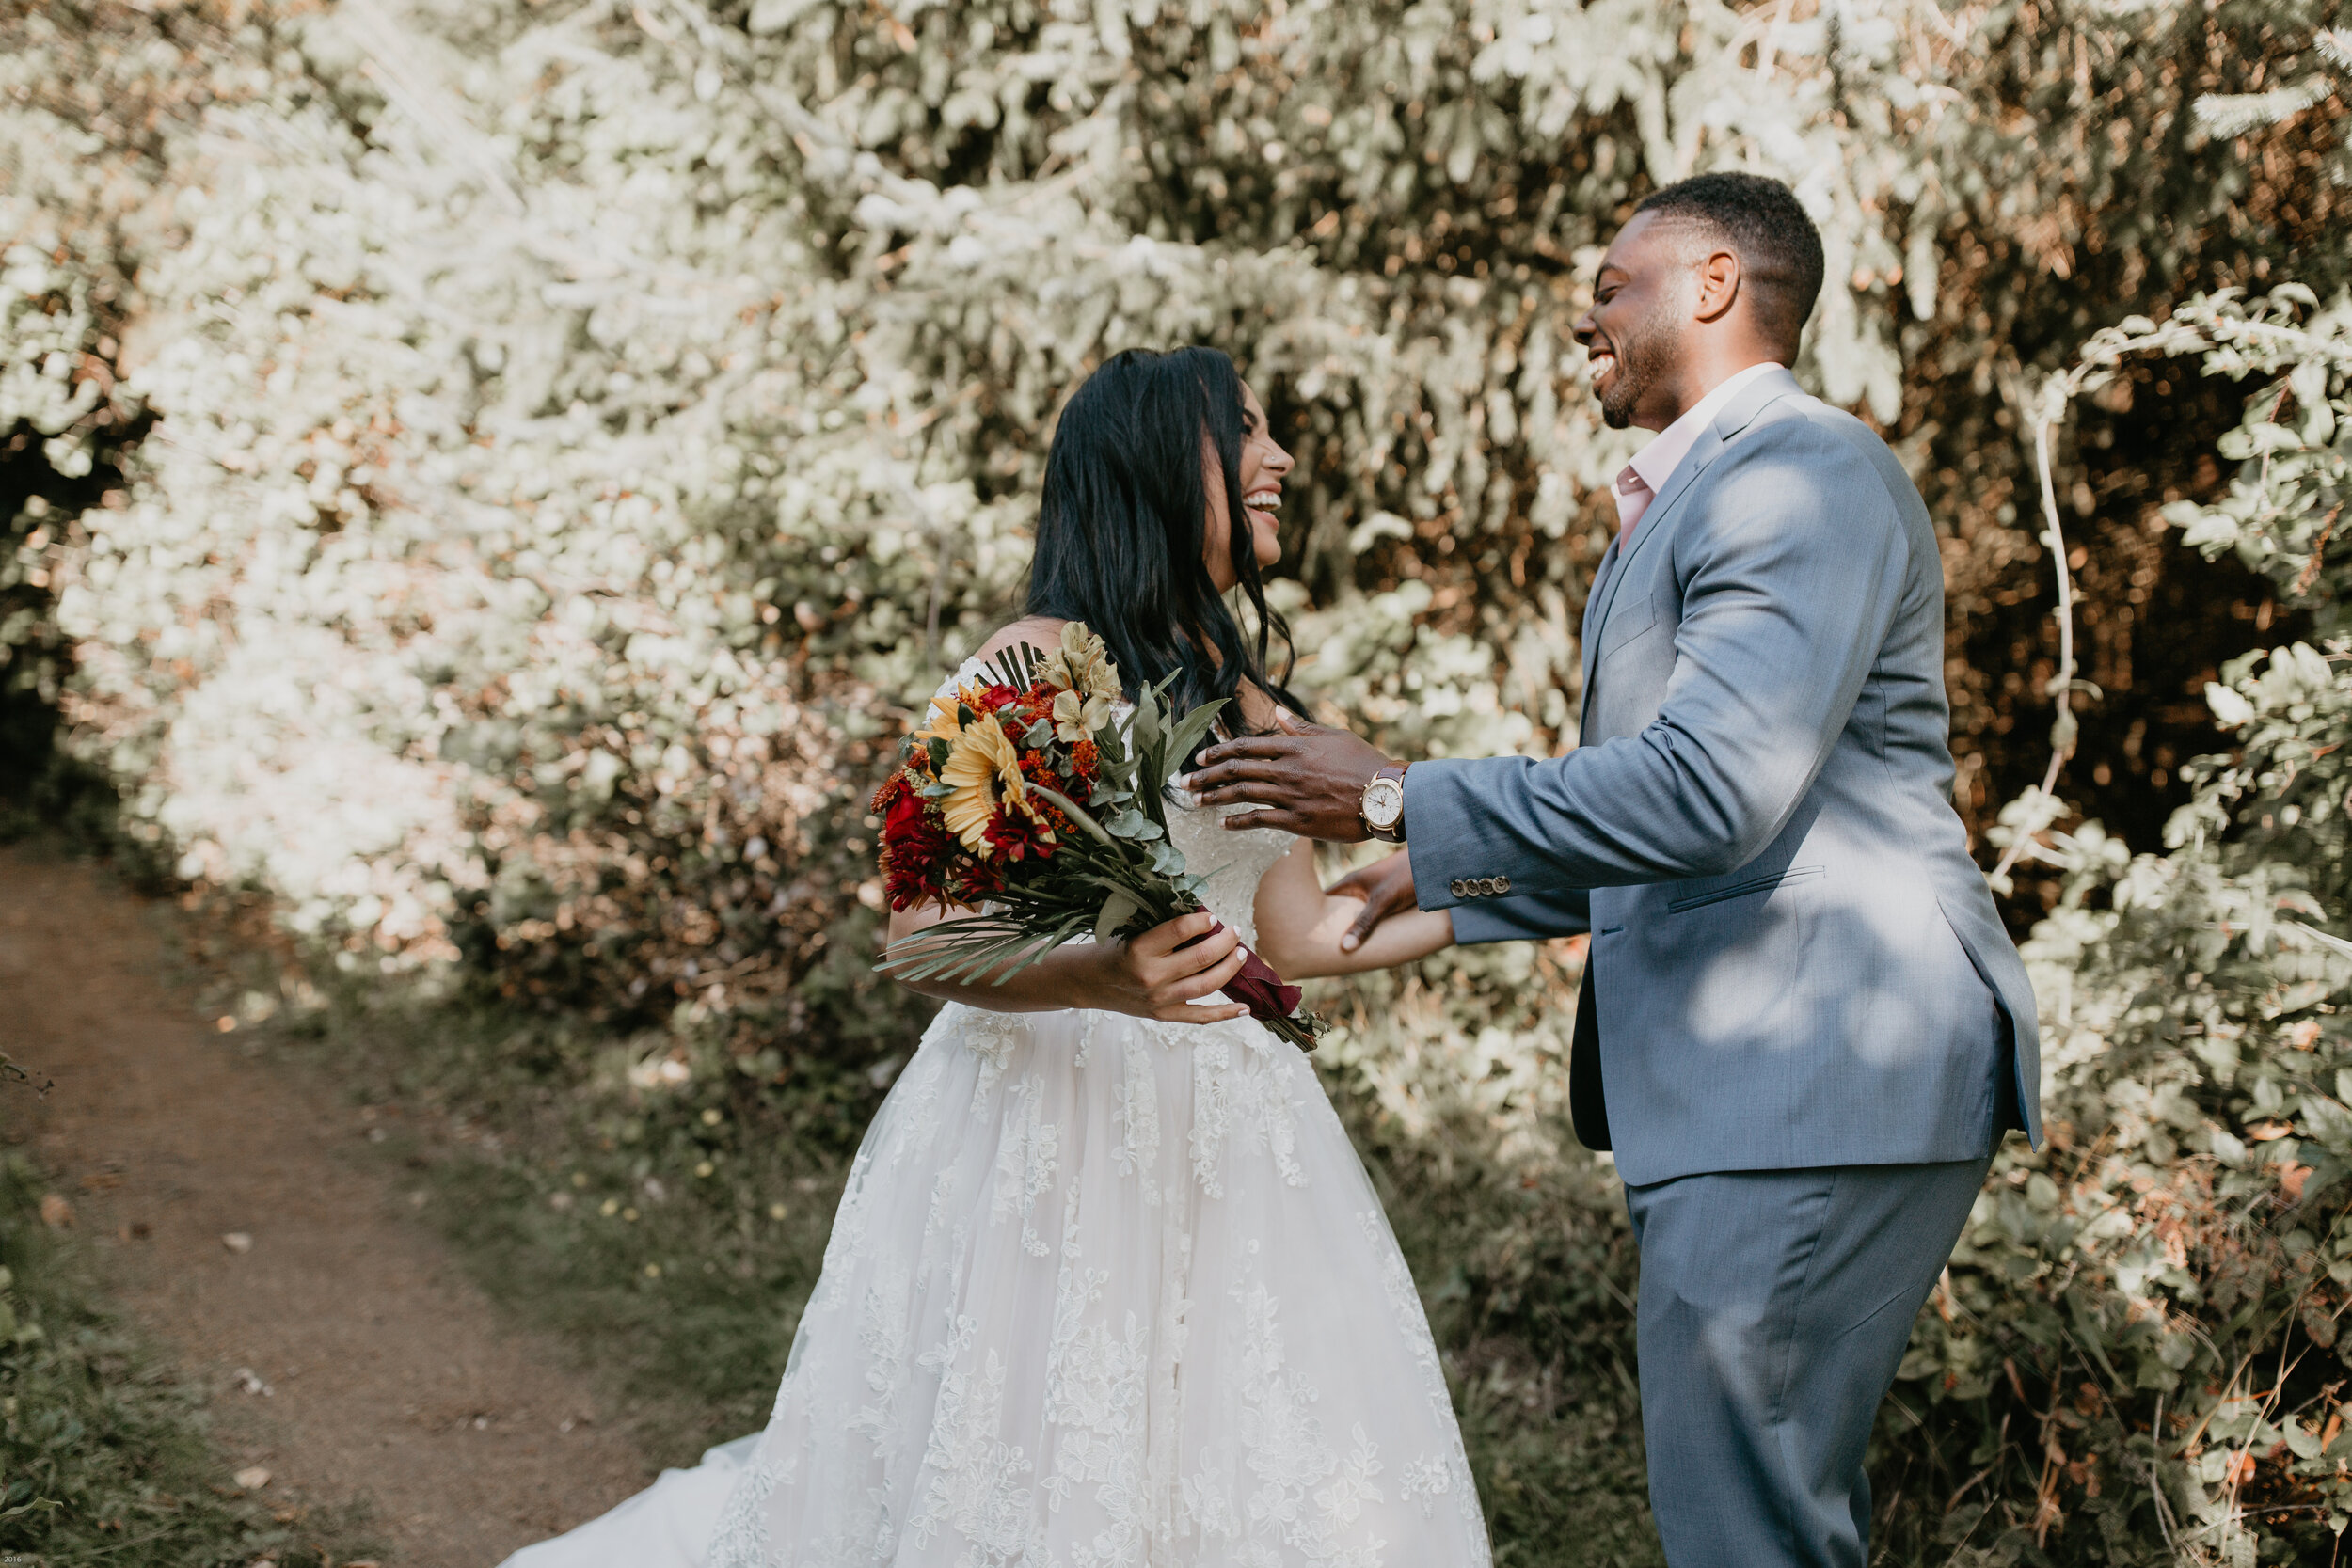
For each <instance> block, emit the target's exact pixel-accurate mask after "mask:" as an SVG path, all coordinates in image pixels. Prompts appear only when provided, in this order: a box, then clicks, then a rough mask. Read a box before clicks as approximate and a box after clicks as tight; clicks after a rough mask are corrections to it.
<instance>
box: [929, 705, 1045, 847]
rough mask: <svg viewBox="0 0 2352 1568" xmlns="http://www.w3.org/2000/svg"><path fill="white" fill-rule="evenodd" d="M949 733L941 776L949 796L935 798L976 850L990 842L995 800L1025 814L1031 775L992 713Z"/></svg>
mask: <svg viewBox="0 0 2352 1568" xmlns="http://www.w3.org/2000/svg"><path fill="white" fill-rule="evenodd" d="M944 738H946V739H947V766H946V767H945V768H941V769H940V770H939V782H940V783H941V784H946V786H947V788H948V791H949V793H948V796H947V798H946V800H942V801H941V802H940V803H939V815H940V816H941V818H942V819H943V820H944V821H946V824H947V831H948V832H951V833H953V834H955V835H956V837H957V838H959V839H961V840H962V842H963V847H965V848H966V849H969V850H971V851H972V852H973V853H974V854H976V855H977V854H982V853H985V852H986V850H987V848H988V825H989V824H990V823H991V822H993V821H994V820H995V818H996V808H997V806H998V804H1000V803H1001V804H1004V805H1007V806H1010V807H1011V808H1013V809H1014V810H1016V811H1019V812H1021V813H1023V814H1025V815H1027V814H1029V781H1028V780H1026V779H1025V778H1023V777H1022V775H1021V753H1020V752H1017V751H1015V750H1014V749H1013V744H1012V741H1011V739H1010V738H1009V737H1008V736H1006V734H1005V727H1004V726H1003V725H1002V724H999V723H998V722H997V721H996V716H995V715H994V714H993V713H984V714H981V715H980V716H979V717H978V718H977V719H975V720H973V721H972V722H970V723H968V724H965V725H963V726H961V728H960V729H958V730H957V731H956V732H955V733H954V734H953V736H945V737H944Z"/></svg>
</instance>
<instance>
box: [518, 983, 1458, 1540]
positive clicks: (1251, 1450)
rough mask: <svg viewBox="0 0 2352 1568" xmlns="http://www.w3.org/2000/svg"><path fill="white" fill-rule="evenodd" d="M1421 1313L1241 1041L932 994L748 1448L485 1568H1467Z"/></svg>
mask: <svg viewBox="0 0 2352 1568" xmlns="http://www.w3.org/2000/svg"><path fill="white" fill-rule="evenodd" d="M1487 1560H1488V1555H1487V1546H1486V1529H1485V1526H1484V1524H1483V1522H1482V1519H1481V1516H1480V1513H1479V1510H1478V1506H1477V1499H1476V1497H1475V1496H1474V1495H1473V1493H1472V1489H1471V1485H1470V1468H1469V1465H1468V1464H1467V1462H1466V1461H1465V1459H1464V1457H1463V1452H1462V1443H1461V1436H1460V1433H1459V1432H1458V1430H1457V1429H1456V1426H1455V1423H1454V1411H1453V1407H1452V1405H1451V1403H1450V1402H1449V1401H1448V1399H1447V1394H1446V1386H1445V1379H1444V1376H1443V1373H1442V1371H1441V1370H1440V1368H1439V1366H1438V1355H1437V1350H1436V1347H1435V1345H1434V1344H1433V1342H1432V1341H1431V1338H1430V1335H1429V1327H1428V1323H1427V1322H1426V1320H1425V1319H1424V1317H1423V1315H1422V1307H1421V1300H1420V1297H1419V1296H1418V1295H1417V1294H1416V1293H1415V1291H1414V1289H1413V1284H1412V1280H1411V1277H1410V1276H1409V1275H1408V1274H1407V1272H1406V1266H1405V1260H1404V1258H1403V1256H1402V1255H1401V1254H1400V1253H1399V1252H1398V1250H1397V1246H1396V1243H1395V1240H1394V1238H1393V1237H1392V1236H1391V1234H1390V1231H1389V1227H1388V1221H1387V1219H1386V1217H1385V1216H1384V1215H1383V1213H1382V1212H1381V1209H1380V1204H1379V1200H1378V1198H1377V1197H1376V1196H1375V1195H1374V1193H1373V1190H1372V1186H1371V1183H1370V1182H1369V1180H1367V1179H1366V1178H1365V1175H1364V1170H1363V1166H1362V1164H1361V1163H1360V1162H1359V1160H1358V1158H1357V1156H1356V1152H1355V1149H1354V1148H1353V1147H1352V1146H1351V1145H1350V1144H1349V1143H1348V1141H1347V1137H1346V1134H1345V1132H1344V1131H1343V1129H1342V1128H1341V1126H1340V1123H1339V1118H1338V1117H1337V1116H1336V1115H1334V1113H1333V1111H1332V1109H1331V1106H1330V1104H1329V1102H1328V1101H1327V1100H1326V1099H1325V1097H1324V1094H1323V1091H1322V1087H1321V1085H1320V1084H1319V1083H1318V1082H1317V1080H1316V1078H1315V1074H1314V1071H1313V1069H1311V1067H1310V1066H1309V1065H1308V1063H1307V1061H1306V1058H1304V1057H1303V1056H1301V1055H1300V1054H1298V1053H1297V1052H1296V1051H1295V1050H1293V1049H1292V1048H1291V1047H1289V1046H1287V1045H1284V1044H1282V1043H1280V1042H1279V1041H1278V1040H1276V1039H1275V1038H1274V1037H1272V1036H1270V1035H1268V1034H1267V1033H1266V1032H1265V1031H1264V1030H1263V1029H1262V1028H1260V1027H1259V1026H1258V1025H1256V1024H1255V1023H1252V1022H1248V1021H1246V1020H1245V1021H1241V1022H1231V1023H1217V1024H1208V1025H1184V1024H1161V1023H1152V1022H1141V1021H1138V1020H1136V1019H1133V1018H1129V1017H1127V1016H1125V1015H1123V1014H1117V1013H1100V1012H1088V1011H1071V1012H1053V1013H1035V1014H1025V1015H1023V1014H1003V1013H990V1012H982V1011H979V1010H977V1009H974V1008H968V1007H963V1006H954V1005H951V1006H948V1007H947V1008H946V1009H945V1010H944V1011H943V1012H942V1013H941V1014H940V1015H939V1017H938V1019H937V1020H936V1021H935V1022H933V1024H932V1026H931V1028H930V1031H929V1032H928V1033H927V1034H926V1035H925V1037H924V1040H923V1044H922V1047H921V1049H920V1050H919V1051H918V1052H917V1053H915V1055H914V1059H913V1061H911V1062H910V1063H909V1064H908V1066H907V1069H906V1070H905V1071H904V1072H903V1073H902V1074H901V1075H900V1077H899V1079H898V1084H897V1085H895V1086H894V1087H893V1089H892V1090H891V1093H890V1095H889V1097H888V1099H887V1100H886V1101H885V1102H884V1103H883V1105H882V1111H881V1112H880V1114H879V1115H878V1116H877V1117H875V1120H874V1124H873V1126H872V1127H871V1128H870V1129H869V1130H868V1132H867V1133H866V1141H865V1144H864V1147H863V1148H861V1149H860V1150H859V1153H858V1157H857V1161H856V1164H855V1165H854V1166H853V1167H852V1170H851V1173H850V1181H849V1186H848V1189H847V1191H846V1192H845V1193H844V1195H843V1196H842V1201H841V1209H840V1212H839V1214H838V1215H837V1217H836V1218H835V1220H834V1231H833V1237H832V1240H831V1242H830V1243H829V1244H828V1246H827V1248H826V1253H825V1266H824V1273H823V1277H822V1278H821V1280H820V1281H819V1283H818V1287H817V1290H816V1291H815V1293H814V1294H813V1295H812V1297H811V1298H810V1300H809V1304H808V1307H807V1309H806V1311H805V1312H804V1313H803V1317H802V1320H801V1325H800V1332H799V1334H798V1336H797V1337H796V1338H795V1339H794V1342H793V1346H792V1354H791V1357H790V1360H789V1362H788V1364H787V1370H786V1371H785V1375H784V1382H783V1386H782V1388H781V1390H780V1392H779V1393H778V1396H777V1399H776V1404H775V1409H774V1414H773V1416H772V1417H771V1419H770V1422H769V1424H768V1427H767V1430H766V1431H765V1432H763V1433H760V1434H758V1435H757V1436H756V1437H755V1438H746V1439H743V1440H742V1441H741V1442H739V1443H733V1444H729V1445H727V1446H726V1447H725V1448H723V1449H712V1450H711V1452H710V1453H709V1454H708V1455H707V1456H706V1457H705V1460H704V1463H703V1464H702V1465H700V1466H698V1467H697V1468H695V1469H693V1470H673V1471H669V1472H667V1473H665V1474H664V1476H663V1477H662V1479H661V1481H660V1482H659V1483H658V1484H656V1485H655V1486H654V1487H653V1488H652V1489H650V1490H649V1491H647V1492H645V1493H643V1494H641V1495H640V1496H638V1497H634V1498H631V1499H630V1500H629V1501H628V1502H627V1503H624V1504H623V1505H622V1506H621V1507H620V1508H618V1509H615V1510H614V1511H613V1512H612V1513H609V1514H607V1515H605V1516H604V1517H603V1518H601V1519H598V1520H596V1521H595V1522H594V1523H592V1524H589V1525H586V1526H583V1527H582V1528H580V1529H577V1530H575V1531H573V1532H572V1533H571V1534H569V1535H566V1536H564V1537H562V1538H560V1539H558V1540H555V1541H551V1542H547V1543H544V1544H540V1545H537V1546H532V1547H529V1548H527V1549H525V1550H524V1551H523V1552H521V1553H518V1554H516V1557H514V1558H513V1559H511V1560H509V1568H883V1565H891V1568H1016V1565H1017V1568H1145V1565H1152V1568H1159V1565H1168V1568H1175V1565H1180V1564H1181V1565H1184V1568H1196V1565H1197V1568H1224V1565H1229V1564H1230V1565H1232V1568H1294V1565H1295V1568H1305V1565H1308V1564H1331V1565H1343V1568H1383V1565H1393V1568H1470V1565H1484V1564H1486V1562H1487Z"/></svg>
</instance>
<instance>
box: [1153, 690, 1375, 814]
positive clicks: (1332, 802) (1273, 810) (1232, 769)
mask: <svg viewBox="0 0 2352 1568" xmlns="http://www.w3.org/2000/svg"><path fill="white" fill-rule="evenodd" d="M1275 723H1276V725H1277V726H1278V728H1277V731H1276V733H1275V734H1273V735H1251V736H1243V737H1242V738H1240V739H1239V740H1228V741H1224V742H1222V743H1220V744H1218V745H1216V746H1212V747H1210V748H1209V749H1208V750H1207V751H1205V752H1201V753H1200V768H1198V769H1197V770H1196V771H1195V772H1194V773H1193V775H1192V777H1191V778H1190V779H1188V780H1186V781H1185V783H1184V788H1186V789H1189V790H1192V791H1194V792H1195V793H1197V794H1198V795H1199V796H1200V803H1201V804H1202V805H1205V806H1223V805H1232V804H1234V803H1237V802H1245V801H1246V802H1248V803H1249V804H1252V805H1254V806H1256V807H1257V808H1258V809H1257V810H1255V811H1244V812H1235V813H1234V814H1233V815H1232V816H1229V817H1227V818H1226V819H1225V825H1226V826H1227V827H1229V828H1236V829H1238V828H1282V829H1286V830H1288V831H1289V832H1294V833H1297V834H1300V835H1301V836H1303V837H1307V838H1320V839H1326V840H1329V841H1332V842H1335V843H1340V844H1355V843H1358V842H1359V841H1361V840H1363V839H1365V838H1368V837H1370V836H1371V835H1370V834H1369V833H1367V832H1365V831H1364V817H1363V811H1362V806H1363V800H1364V785H1366V784H1370V783H1371V782H1372V776H1373V775H1374V774H1375V773H1376V772H1378V771H1379V770H1380V769H1381V768H1389V767H1393V766H1394V764H1392V763H1391V761H1390V760H1389V758H1388V757H1387V756H1385V755H1383V754H1382V753H1381V752H1379V751H1378V750H1376V749H1375V747H1373V746H1372V745H1371V743H1369V742H1368V741H1365V740H1362V739H1359V738H1358V737H1357V736H1354V735H1351V734H1349V733H1348V732H1347V731H1345V730H1334V729H1327V728H1326V727H1324V726H1323V725H1321V724H1310V723H1308V722H1307V721H1305V720H1303V719H1295V718H1293V717H1292V716H1291V715H1289V714H1287V713H1284V714H1279V715H1277V716H1276V719H1275Z"/></svg>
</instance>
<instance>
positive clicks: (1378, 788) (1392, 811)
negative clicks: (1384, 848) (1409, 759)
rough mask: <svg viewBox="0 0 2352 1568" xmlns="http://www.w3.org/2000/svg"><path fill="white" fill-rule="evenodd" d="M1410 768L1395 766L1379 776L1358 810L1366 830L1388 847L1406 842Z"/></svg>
mask: <svg viewBox="0 0 2352 1568" xmlns="http://www.w3.org/2000/svg"><path fill="white" fill-rule="evenodd" d="M1410 766H1412V765H1411V764H1410V763H1407V764H1406V765H1405V767H1396V766H1394V765H1391V766H1390V767H1387V768H1382V769H1380V771H1378V772H1377V773H1375V774H1374V775H1373V776H1372V782H1371V783H1370V784H1365V785H1364V798H1363V800H1361V801H1360V802H1359V804H1358V805H1357V807H1356V814H1357V815H1358V816H1361V817H1362V818H1363V819H1364V831H1365V832H1368V833H1370V834H1371V835H1372V836H1373V837H1374V838H1376V839H1379V840H1380V841H1381V842H1382V843H1384V844H1402V843H1404V842H1405V768H1408V767H1410Z"/></svg>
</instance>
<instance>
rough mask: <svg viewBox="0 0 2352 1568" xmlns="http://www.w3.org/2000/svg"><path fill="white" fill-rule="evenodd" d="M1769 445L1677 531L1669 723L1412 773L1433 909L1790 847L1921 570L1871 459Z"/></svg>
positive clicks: (1422, 874) (1419, 878)
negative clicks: (1577, 744) (1679, 605)
mask: <svg viewBox="0 0 2352 1568" xmlns="http://www.w3.org/2000/svg"><path fill="white" fill-rule="evenodd" d="M1773 436H1774V438H1772V439H1770V440H1763V441H1757V442H1756V443H1755V444H1753V445H1752V446H1749V447H1746V448H1745V449H1744V450H1743V449H1742V448H1741V447H1740V446H1739V445H1737V444H1735V445H1734V447H1733V448H1732V449H1731V450H1730V451H1725V452H1724V454H1723V456H1721V457H1720V458H1718V459H1717V462H1718V463H1719V464H1724V465H1730V467H1728V468H1727V469H1726V471H1724V472H1723V473H1721V474H1720V475H1712V476H1709V479H1710V484H1709V488H1710V489H1711V490H1712V491H1713V492H1714V495H1713V496H1712V497H1711V498H1710V499H1712V501H1713V504H1712V505H1710V506H1708V507H1707V508H1706V509H1705V510H1704V511H1703V512H1700V513H1696V514H1692V515H1686V516H1685V517H1684V518H1682V519H1680V520H1679V523H1678V525H1677V526H1678V527H1679V528H1681V529H1682V530H1684V534H1683V536H1682V537H1681V538H1680V539H1678V540H1677V545H1678V546H1679V547H1678V555H1679V561H1678V562H1677V564H1678V568H1679V569H1680V570H1682V571H1683V572H1685V574H1686V581H1685V585H1684V590H1683V610H1682V621H1681V625H1680V626H1679V627H1678V628H1677V631H1676V633H1675V664H1674V673H1673V674H1672V675H1671V676H1670V677H1669V680H1668V683H1667V688H1666V695H1665V699H1664V701H1663V702H1662V703H1661V705H1660V708H1659V713H1658V717H1657V718H1656V719H1655V720H1653V721H1651V722H1650V723H1649V724H1648V725H1647V726H1646V727H1645V728H1644V729H1643V730H1642V731H1641V732H1640V733H1639V734H1636V735H1631V736H1619V737H1617V738H1615V739H1612V740H1608V741H1605V742H1602V743H1600V744H1598V745H1594V746H1584V747H1581V748H1579V749H1578V750H1576V751H1574V752H1569V753H1568V754H1567V755H1566V756H1564V757H1556V758H1551V759H1548V760H1543V761H1537V760H1534V759H1530V758H1525V757H1494V758H1487V759H1484V760H1478V761H1430V762H1421V763H1416V764H1414V765H1413V767H1412V768H1411V770H1410V771H1409V772H1407V773H1406V778H1405V826H1406V832H1407V834H1408V836H1409V842H1410V843H1411V845H1412V849H1413V872H1414V880H1415V889H1416V894H1417V899H1418V902H1419V903H1420V904H1421V906H1422V908H1423V909H1443V908H1447V907H1449V906H1463V905H1466V904H1476V903H1483V902H1484V899H1483V898H1481V897H1479V896H1478V891H1479V890H1483V889H1484V888H1485V887H1486V884H1487V882H1488V880H1489V879H1499V878H1503V877H1507V878H1509V879H1510V881H1509V891H1510V893H1512V894H1513V895H1519V896H1522V897H1524V896H1526V895H1535V896H1538V897H1545V896H1549V895H1560V894H1564V893H1566V892H1569V891H1572V890H1575V889H1581V888H1593V887H1612V886H1619V885H1624V884H1629V883H1636V882H1651V881H1667V880H1676V879H1683V878H1692V877H1708V876H1720V875H1723V874H1725V873H1728V872H1731V871H1734V870H1737V869H1738V868H1739V867H1740V866H1741V865H1743V864H1745V863H1747V862H1748V861H1750V860H1752V859H1754V858H1755V857H1756V854H1757V853H1758V852H1760V851H1761V850H1762V849H1763V848H1764V847H1766V846H1767V845H1769V844H1771V843H1772V840H1773V839H1774V838H1776V837H1777V836H1778V835H1779V833H1780V832H1781V829H1782V828H1783V827H1784V826H1785V825H1786V824H1787V822H1788V817H1789V815H1790V814H1791V813H1792V812H1794V811H1795V810H1796V807H1797V804H1798V802H1799V801H1800V800H1803V799H1804V794H1805V791H1806V790H1807V789H1809V788H1811V787H1812V784H1813V780H1814V778H1815V776H1816V775H1817V774H1818V773H1819V772H1820V768H1821V766H1822V764H1823V763H1825V762H1826V761H1827V760H1828V758H1829V754H1830V751H1831V749H1832V748H1833V747H1834V746H1835V745H1836V741H1837V736H1838V734H1839V732H1840V731H1842V730H1843V729H1844V728H1845V725H1846V721H1847V720H1848V718H1849V716H1850V715H1851V712H1852V709H1853V705H1854V701H1855V699H1856V698H1857V697H1858V696H1859V695H1860V692H1861V689H1862V684H1863V682H1864V681H1865V680H1866V679H1867V678H1868V675H1869V672H1870V669H1871V666H1872V664H1873V663H1874V662H1875V661H1876V659H1877V657H1878V653H1879V649H1880V647H1881V646H1882V644H1883V642H1884V640H1885V637H1886V632H1887V628H1888V626H1890V625H1891V624H1892V622H1893V619H1894V616H1895V612H1896V610H1897V607H1898V604H1899V600H1900V597H1901V594H1902V586H1903V579H1904V574H1905V569H1906V566H1907V564H1908V562H1907V560H1906V555H1907V549H1906V546H1905V542H1904V538H1903V532H1902V521H1901V514H1900V513H1899V510H1898V509H1897V507H1896V505H1895V501H1894V499H1893V498H1892V497H1891V496H1889V495H1888V494H1887V491H1886V486H1885V483H1884V481H1883V480H1882V479H1881V478H1880V477H1879V474H1878V471H1877V469H1876V468H1875V467H1873V466H1872V465H1871V463H1870V462H1869V461H1868V459H1867V458H1866V457H1865V456H1864V455H1863V454H1862V453H1860V452H1858V451H1853V450H1852V448H1851V447H1850V446H1849V445H1848V444H1847V443H1846V442H1845V441H1843V440H1841V439H1839V438H1838V437H1837V436H1836V435H1835V434H1833V433H1832V432H1830V431H1827V430H1823V429H1820V428H1819V427H1815V426H1806V427H1804V429H1801V430H1797V431H1791V432H1788V433H1787V434H1786V435H1782V434H1781V433H1779V432H1775V433H1773ZM1473 884H1475V887H1474V886H1473ZM1457 889H1462V890H1465V891H1456V890H1457ZM1456 918H1457V922H1458V920H1459V918H1460V915H1459V911H1458V910H1457V916H1456ZM1457 929H1458V926H1457ZM1464 940H1472V939H1468V938H1465V939H1464Z"/></svg>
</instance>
